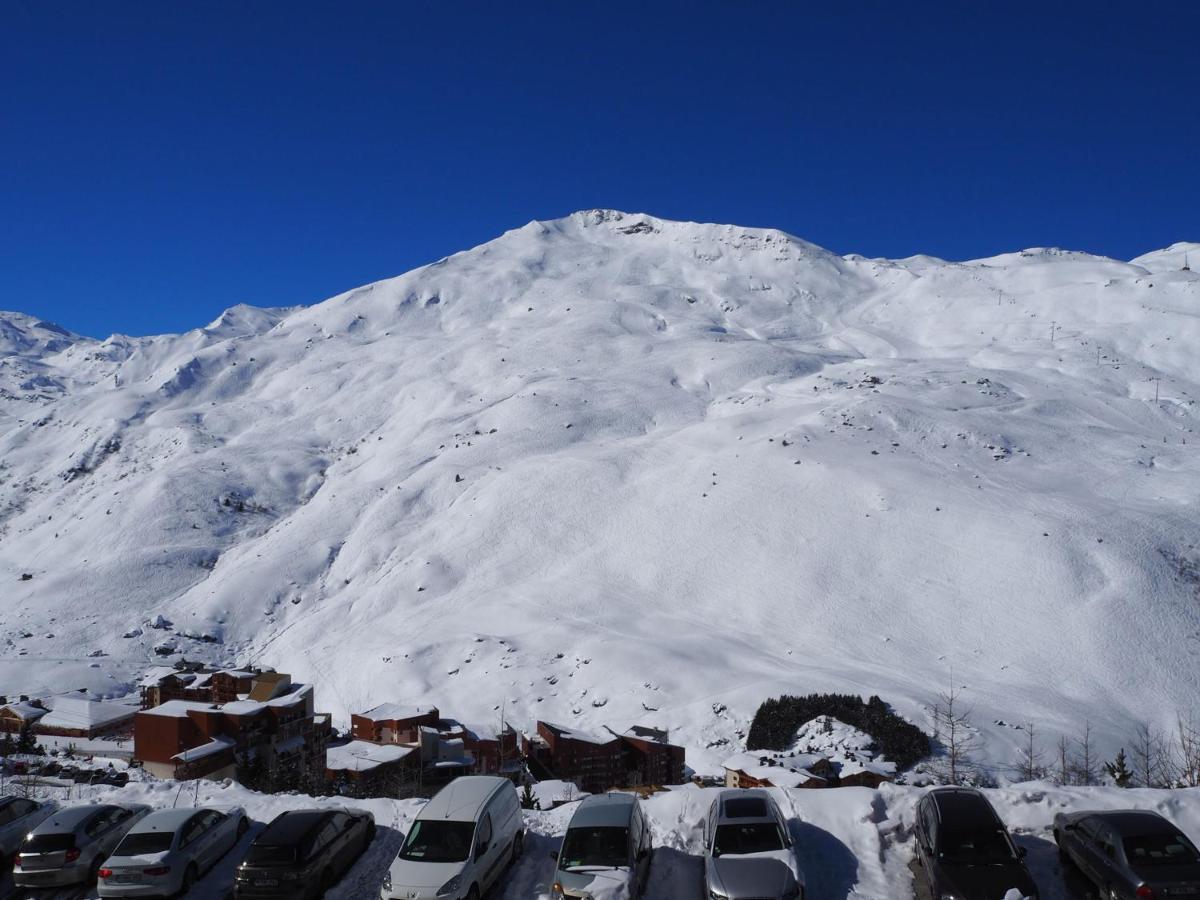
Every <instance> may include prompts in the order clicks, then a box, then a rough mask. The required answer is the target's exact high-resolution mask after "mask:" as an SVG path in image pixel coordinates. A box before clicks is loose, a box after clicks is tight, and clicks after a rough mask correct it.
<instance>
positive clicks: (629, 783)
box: [614, 725, 684, 787]
mask: <svg viewBox="0 0 1200 900" xmlns="http://www.w3.org/2000/svg"><path fill="white" fill-rule="evenodd" d="M614 733H615V732H614ZM617 738H618V740H620V742H621V760H622V763H623V766H624V769H625V778H624V781H623V782H622V785H621V786H622V787H641V786H643V785H664V784H682V783H683V780H684V749H683V748H682V747H680V746H677V745H675V744H672V743H671V742H670V733H669V732H667V731H664V730H659V729H657V728H647V727H645V726H643V725H634V726H633V727H632V728H630V729H629V730H628V731H625V732H624V733H622V734H618V735H617Z"/></svg>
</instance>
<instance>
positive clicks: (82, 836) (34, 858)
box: [13, 804, 150, 887]
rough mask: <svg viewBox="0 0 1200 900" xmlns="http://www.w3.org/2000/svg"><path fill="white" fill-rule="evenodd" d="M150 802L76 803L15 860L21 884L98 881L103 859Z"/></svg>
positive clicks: (32, 836) (44, 826)
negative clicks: (94, 804) (117, 803)
mask: <svg viewBox="0 0 1200 900" xmlns="http://www.w3.org/2000/svg"><path fill="white" fill-rule="evenodd" d="M149 812H150V807H148V806H142V805H140V804H139V805H130V806H115V805H105V806H73V807H70V808H68V809H60V810H56V811H55V812H54V813H53V814H52V815H51V816H49V817H48V818H46V819H45V820H44V821H43V822H42V823H41V824H40V825H38V826H37V827H36V828H34V829H33V831H31V832H29V834H28V835H27V836H26V838H25V840H24V841H22V842H21V846H20V849H18V851H17V855H16V857H14V859H13V883H14V884H15V885H16V886H17V887H62V886H64V885H69V884H80V883H87V882H90V881H93V880H94V879H95V878H96V873H97V872H98V871H99V869H100V864H101V863H102V862H103V861H104V860H105V859H106V858H107V857H108V855H109V854H110V853H112V851H113V848H115V847H116V846H117V844H119V843H120V842H121V838H123V837H125V832H127V831H128V830H129V829H130V828H132V827H133V826H134V824H135V823H137V822H138V821H139V820H141V819H143V818H145V817H146V815H147V814H148V813H149Z"/></svg>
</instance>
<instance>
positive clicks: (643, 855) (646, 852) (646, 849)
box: [637, 847, 650, 860]
mask: <svg viewBox="0 0 1200 900" xmlns="http://www.w3.org/2000/svg"><path fill="white" fill-rule="evenodd" d="M649 855H650V848H649V847H643V848H642V849H641V850H639V851H638V855H637V858H638V859H639V860H642V859H645V858H646V857H648V856H649Z"/></svg>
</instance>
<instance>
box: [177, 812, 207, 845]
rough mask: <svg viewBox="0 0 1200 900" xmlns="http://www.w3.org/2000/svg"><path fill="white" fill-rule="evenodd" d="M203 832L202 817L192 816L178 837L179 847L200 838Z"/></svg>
mask: <svg viewBox="0 0 1200 900" xmlns="http://www.w3.org/2000/svg"><path fill="white" fill-rule="evenodd" d="M203 831H204V818H203V816H202V815H197V816H192V818H191V819H189V820H188V823H187V824H186V825H185V826H184V827H183V833H182V834H181V835H180V836H179V843H180V845H181V846H184V845H187V844H190V843H191V842H192V841H194V840H195V839H196V838H198V837H200V835H201V833H203Z"/></svg>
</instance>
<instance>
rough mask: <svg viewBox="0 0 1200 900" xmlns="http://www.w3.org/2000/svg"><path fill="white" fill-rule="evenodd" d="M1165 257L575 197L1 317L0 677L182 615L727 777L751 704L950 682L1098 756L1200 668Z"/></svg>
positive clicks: (923, 699) (1004, 741)
mask: <svg viewBox="0 0 1200 900" xmlns="http://www.w3.org/2000/svg"><path fill="white" fill-rule="evenodd" d="M1188 251H1192V258H1193V259H1200V245H1195V244H1192V245H1182V244H1177V245H1175V246H1174V247H1172V248H1169V249H1167V250H1163V251H1159V252H1156V253H1150V254H1147V255H1146V256H1143V257H1139V258H1138V259H1137V260H1135V261H1133V262H1129V263H1126V262H1120V261H1117V260H1112V259H1106V258H1100V257H1094V256H1089V255H1087V254H1083V253H1076V252H1065V251H1060V250H1049V249H1033V250H1025V251H1021V252H1018V253H1011V254H1006V255H1003V256H998V257H994V258H991V259H984V260H975V261H971V262H966V263H949V262H944V261H941V260H937V259H933V258H931V257H914V258H910V259H907V260H898V261H893V260H884V259H878V260H872V259H865V258H862V257H859V256H847V257H839V256H836V255H834V254H832V253H829V252H827V251H825V250H823V249H821V248H819V247H816V246H814V245H812V244H808V243H806V242H804V241H801V240H799V239H797V238H794V237H790V236H788V235H786V234H783V233H781V232H778V231H771V230H761V229H750V228H739V227H733V226H718V225H702V224H694V223H681V222H669V221H664V220H660V219H656V218H653V217H651V216H645V215H631V214H624V213H618V212H614V211H606V210H593V211H588V212H581V213H576V214H574V215H571V216H569V217H567V218H564V219H560V220H557V221H551V222H532V223H530V224H529V225H526V226H525V227H523V228H519V229H516V230H514V231H511V232H509V233H507V234H505V235H503V236H501V237H500V238H498V239H496V240H494V241H492V242H490V243H488V244H485V245H483V246H481V247H477V248H475V249H473V250H470V251H467V252H463V253H458V254H455V255H454V256H451V257H448V258H446V259H444V260H441V261H439V262H437V263H434V264H433V265H430V266H426V267H424V268H421V269H418V270H415V271H413V272H410V273H408V274H406V275H403V276H400V277H398V278H394V279H390V280H387V281H382V282H379V283H377V284H373V285H368V286H366V287H362V288H359V289H357V290H354V291H350V292H348V293H346V294H342V295H339V296H337V297H334V298H332V299H330V300H328V301H326V302H324V303H321V304H318V305H316V306H313V307H309V308H295V309H276V310H256V309H253V308H250V307H238V308H235V309H233V310H230V311H228V312H227V313H225V314H224V315H222V316H221V318H220V319H218V320H217V321H216V322H214V323H212V324H211V325H209V326H208V327H206V328H202V329H197V330H194V331H191V332H188V333H186V334H182V335H163V336H157V337H147V338H126V337H121V336H114V337H112V338H109V339H108V340H106V341H102V342H101V341H94V340H91V339H88V338H81V337H79V336H76V335H71V334H68V333H65V332H62V331H61V330H57V331H56V330H55V328H54V327H47V326H45V325H44V324H39V323H38V321H37V320H36V319H33V318H30V317H27V316H21V315H18V314H9V313H5V314H2V315H0V341H2V342H3V343H2V344H0V348H2V349H0V354H3V355H2V356H0V585H2V586H3V587H2V589H0V635H3V638H0V641H2V643H0V692H9V693H12V692H16V691H23V692H30V693H32V692H45V691H50V690H59V689H63V688H66V687H83V686H86V687H89V688H92V689H94V690H97V691H101V692H103V693H109V694H112V693H120V692H122V691H123V690H125V689H127V688H128V687H129V686H130V685H131V683H132V682H133V681H135V680H136V678H137V676H138V674H139V673H140V672H141V671H142V670H144V669H145V668H146V667H147V666H148V665H149V664H151V663H152V662H153V661H156V660H158V659H159V658H158V657H155V656H154V654H153V647H154V646H155V644H157V643H160V642H162V641H164V640H170V641H171V642H173V644H174V645H175V646H176V647H177V649H179V650H181V651H183V652H186V654H187V655H188V656H189V658H196V657H205V656H207V657H212V658H214V659H218V660H222V661H231V662H232V661H240V662H246V661H253V662H258V663H260V664H264V665H273V666H275V667H277V668H279V669H280V670H282V671H290V672H292V673H293V674H294V675H296V676H297V677H298V678H299V679H302V680H304V681H313V682H315V683H316V685H317V692H318V693H317V700H318V705H319V706H320V707H322V708H324V709H328V710H329V711H331V712H333V713H334V714H335V716H337V717H339V718H341V719H342V720H343V721H344V720H345V718H346V717H347V716H348V713H349V712H350V711H352V710H360V709H365V708H367V707H369V706H372V705H374V704H377V703H380V702H384V701H397V702H408V703H414V702H429V703H436V704H437V705H438V706H439V707H440V708H441V709H442V710H443V711H445V712H446V713H448V714H452V715H455V716H456V717H458V718H461V719H465V720H468V721H491V720H495V719H497V718H498V716H499V708H500V706H501V704H503V703H507V705H506V711H507V717H508V720H509V721H515V722H520V723H522V724H524V723H528V722H531V721H532V719H533V718H535V717H542V718H546V719H549V720H552V721H563V722H569V723H573V724H576V725H578V726H579V727H585V728H590V729H592V730H597V729H599V728H600V727H601V726H602V725H605V724H609V725H612V726H613V727H615V728H618V729H620V730H623V729H624V728H625V727H627V726H628V725H630V724H632V723H634V722H641V723H646V724H653V725H660V726H664V727H670V728H671V729H672V736H673V738H674V739H676V740H679V741H682V742H683V743H685V744H687V746H688V748H689V762H690V763H691V764H692V765H694V766H695V767H696V768H697V769H699V770H701V771H712V770H713V769H714V768H715V767H716V766H717V764H718V763H719V761H720V760H721V759H722V758H724V757H725V756H728V755H729V754H730V752H731V751H733V750H736V749H740V747H741V744H740V735H741V733H742V732H744V730H745V728H746V726H747V723H748V720H749V717H750V716H751V715H752V714H753V712H754V709H755V708H756V706H757V704H758V702H759V701H760V700H761V699H763V698H764V697H767V696H770V695H774V694H778V693H780V692H784V691H788V692H808V691H813V690H840V691H854V692H862V693H864V694H870V693H878V694H880V695H881V696H883V697H884V698H885V699H886V700H888V701H889V702H891V703H893V704H894V705H895V706H896V708H897V709H898V710H900V711H901V712H902V713H903V714H905V715H907V716H909V717H911V718H912V719H913V720H914V721H916V722H918V723H919V724H923V725H927V724H928V710H927V706H928V704H930V703H931V702H932V700H933V698H934V695H935V693H936V692H937V691H938V690H939V689H941V688H943V687H945V686H946V685H948V684H949V683H950V682H951V679H953V681H954V682H956V683H958V684H960V685H964V686H965V692H964V696H965V697H966V699H967V700H969V701H971V702H972V703H974V705H975V721H976V722H977V724H978V725H979V727H980V728H981V729H982V730H983V732H984V736H985V737H986V745H985V749H984V751H983V756H984V758H985V759H987V760H990V761H991V762H992V763H993V764H994V765H996V766H1001V767H1002V766H1005V765H1007V764H1009V763H1011V762H1012V761H1013V760H1014V758H1015V755H1016V749H1015V748H1016V746H1017V745H1018V743H1019V738H1020V732H1017V731H1015V730H1014V729H1013V728H1012V727H1011V726H1010V725H1005V724H1003V722H1004V721H1007V722H1016V721H1023V720H1026V719H1031V720H1034V721H1036V722H1037V723H1038V724H1039V726H1041V728H1042V730H1043V733H1044V734H1045V735H1046V738H1047V741H1052V740H1053V739H1054V738H1055V737H1056V736H1057V734H1058V733H1060V732H1067V733H1070V734H1075V733H1076V732H1077V731H1078V730H1080V729H1081V728H1082V723H1083V720H1084V719H1085V718H1087V719H1090V720H1091V722H1092V724H1093V727H1094V729H1095V735H1096V737H1097V739H1098V741H1099V742H1100V744H1101V746H1102V749H1103V750H1104V751H1105V752H1111V751H1113V750H1115V748H1116V747H1117V746H1118V745H1119V744H1120V743H1121V742H1123V741H1125V740H1126V735H1127V734H1128V732H1129V730H1130V727H1131V722H1132V721H1133V720H1135V719H1138V718H1142V717H1145V718H1149V719H1152V720H1153V721H1155V722H1158V723H1161V724H1163V725H1166V724H1168V723H1169V722H1170V721H1171V720H1172V719H1173V717H1174V715H1175V714H1176V712H1177V711H1180V710H1184V711H1187V710H1189V709H1194V707H1195V704H1196V700H1195V698H1196V697H1197V696H1198V693H1197V691H1198V689H1200V590H1198V586H1200V551H1198V550H1197V548H1196V540H1197V535H1196V527H1195V522H1196V513H1197V499H1198V498H1197V495H1198V494H1200V479H1198V478H1197V474H1198V468H1197V462H1196V459H1195V450H1196V447H1197V443H1196V438H1195V436H1194V435H1193V433H1192V430H1193V428H1194V427H1195V419H1196V409H1195V405H1194V404H1195V401H1194V398H1195V397H1196V396H1197V394H1198V393H1200V354H1198V353H1197V348H1198V347H1200V343H1198V338H1200V318H1198V317H1197V311H1198V310H1200V273H1197V272H1190V271H1181V267H1182V255H1183V254H1184V253H1185V252H1188ZM1152 379H1154V380H1152ZM1156 386H1157V389H1158V391H1159V400H1158V402H1157V403H1156V402H1155V399H1154V398H1155V390H1156ZM25 574H28V575H30V576H32V577H31V578H29V579H27V580H23V578H22V576H23V575H25ZM158 616H162V617H163V618H164V619H165V620H167V621H169V622H170V623H173V628H171V629H169V630H164V629H153V628H149V627H147V626H148V623H149V622H151V621H152V620H154V619H155V618H156V617H158ZM139 628H140V629H141V630H142V633H141V634H138V635H136V636H134V637H130V638H124V637H122V635H123V634H125V633H128V632H131V631H134V630H136V629H139ZM22 635H28V637H23V636H22ZM201 637H205V638H207V639H208V640H207V641H202V640H200V638H201ZM95 652H102V653H104V654H106V655H104V656H101V657H92V656H91V655H90V654H92V653H95ZM998 720H1001V721H998Z"/></svg>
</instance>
